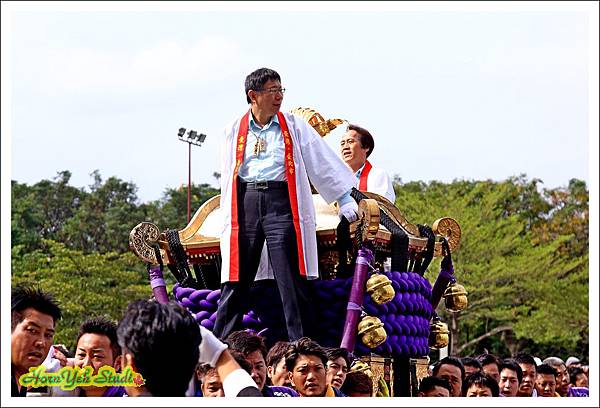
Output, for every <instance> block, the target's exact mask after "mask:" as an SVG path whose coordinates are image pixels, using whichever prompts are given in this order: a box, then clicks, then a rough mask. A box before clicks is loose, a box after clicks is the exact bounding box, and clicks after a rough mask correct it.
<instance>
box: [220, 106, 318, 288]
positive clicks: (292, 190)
mask: <svg viewBox="0 0 600 408" xmlns="http://www.w3.org/2000/svg"><path fill="white" fill-rule="evenodd" d="M277 118H278V119H279V126H280V127H281V133H282V134H283V141H284V144H285V160H284V161H285V170H286V171H285V175H286V178H287V183H288V193H289V197H290V206H291V208H292V219H293V222H294V229H295V230H296V244H297V246H298V264H299V267H300V275H301V276H305V277H306V265H305V262H304V249H303V246H302V231H301V229H300V217H299V216H298V196H297V193H296V168H295V165H294V146H293V144H292V138H291V136H290V132H289V129H288V126H287V123H286V121H285V117H284V116H283V113H281V112H278V113H277ZM249 119H250V111H248V112H246V114H245V115H244V116H243V117H242V119H241V121H240V128H239V131H238V137H237V143H236V149H235V167H234V170H233V178H232V188H231V238H230V251H229V281H230V282H237V281H239V278H240V253H239V231H240V226H239V224H238V201H237V184H236V183H237V176H238V172H239V169H240V167H241V165H242V163H243V161H244V153H245V151H246V141H247V140H248V137H247V136H248V123H249Z"/></svg>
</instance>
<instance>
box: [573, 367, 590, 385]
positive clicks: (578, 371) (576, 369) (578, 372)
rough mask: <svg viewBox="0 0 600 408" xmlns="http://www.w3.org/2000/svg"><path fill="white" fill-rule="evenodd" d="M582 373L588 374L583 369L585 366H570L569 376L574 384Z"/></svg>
mask: <svg viewBox="0 0 600 408" xmlns="http://www.w3.org/2000/svg"><path fill="white" fill-rule="evenodd" d="M581 374H583V375H586V374H585V371H583V368H581V367H570V368H569V378H571V385H572V386H576V385H577V376H578V375H581Z"/></svg>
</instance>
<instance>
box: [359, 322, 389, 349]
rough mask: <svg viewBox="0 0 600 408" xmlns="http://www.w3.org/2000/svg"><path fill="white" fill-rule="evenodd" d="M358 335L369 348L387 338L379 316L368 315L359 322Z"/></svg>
mask: <svg viewBox="0 0 600 408" xmlns="http://www.w3.org/2000/svg"><path fill="white" fill-rule="evenodd" d="M358 335H359V336H361V337H360V338H361V340H362V342H363V343H364V344H365V345H366V346H367V347H369V348H375V347H377V346H379V345H380V344H381V343H383V342H384V341H385V340H386V339H387V333H386V332H385V329H384V328H383V323H382V322H381V320H379V319H378V318H377V317H374V316H366V317H365V318H363V319H362V320H361V321H360V323H359V324H358Z"/></svg>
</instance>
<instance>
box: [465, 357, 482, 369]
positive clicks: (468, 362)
mask: <svg viewBox="0 0 600 408" xmlns="http://www.w3.org/2000/svg"><path fill="white" fill-rule="evenodd" d="M460 361H461V362H462V363H463V366H465V367H466V366H469V367H475V368H477V369H479V370H481V369H482V367H481V363H480V362H479V360H477V359H476V358H473V357H463V358H461V359H460Z"/></svg>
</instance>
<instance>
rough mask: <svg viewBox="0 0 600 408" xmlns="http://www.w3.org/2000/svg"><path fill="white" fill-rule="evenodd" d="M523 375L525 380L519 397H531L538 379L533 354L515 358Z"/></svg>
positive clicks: (520, 388)
mask: <svg viewBox="0 0 600 408" xmlns="http://www.w3.org/2000/svg"><path fill="white" fill-rule="evenodd" d="M513 359H514V360H515V361H516V362H517V364H519V367H521V372H522V373H523V379H522V380H521V384H520V385H519V391H518V392H517V396H518V397H531V396H532V395H533V393H534V391H535V380H536V377H537V370H536V367H537V364H536V363H535V360H534V358H533V356H532V355H531V354H527V353H519V354H517V355H515V356H514V358H513Z"/></svg>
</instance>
